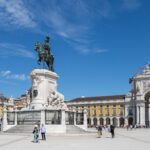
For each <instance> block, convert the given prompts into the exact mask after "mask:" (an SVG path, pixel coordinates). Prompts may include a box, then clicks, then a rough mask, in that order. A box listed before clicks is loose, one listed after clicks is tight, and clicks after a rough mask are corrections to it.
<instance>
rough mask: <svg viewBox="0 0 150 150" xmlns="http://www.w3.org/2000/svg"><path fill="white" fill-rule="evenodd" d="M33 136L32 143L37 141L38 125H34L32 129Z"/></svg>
mask: <svg viewBox="0 0 150 150" xmlns="http://www.w3.org/2000/svg"><path fill="white" fill-rule="evenodd" d="M33 138H34V143H38V142H39V130H38V126H37V125H35V126H34V129H33Z"/></svg>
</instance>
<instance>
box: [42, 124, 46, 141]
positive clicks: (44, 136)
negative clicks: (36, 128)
mask: <svg viewBox="0 0 150 150" xmlns="http://www.w3.org/2000/svg"><path fill="white" fill-rule="evenodd" d="M45 134H46V128H45V126H44V124H42V127H41V136H42V140H46V135H45Z"/></svg>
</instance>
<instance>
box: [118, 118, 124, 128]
mask: <svg viewBox="0 0 150 150" xmlns="http://www.w3.org/2000/svg"><path fill="white" fill-rule="evenodd" d="M119 122H120V127H124V118H122V117H121V118H120V119H119Z"/></svg>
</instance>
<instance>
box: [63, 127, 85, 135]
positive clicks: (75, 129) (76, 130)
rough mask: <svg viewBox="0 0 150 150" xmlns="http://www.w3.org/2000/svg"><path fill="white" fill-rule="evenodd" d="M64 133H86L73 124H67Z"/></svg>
mask: <svg viewBox="0 0 150 150" xmlns="http://www.w3.org/2000/svg"><path fill="white" fill-rule="evenodd" d="M66 133H69V134H70V133H76V134H80V133H87V132H86V131H84V130H83V129H81V128H79V127H77V126H74V125H67V126H66Z"/></svg>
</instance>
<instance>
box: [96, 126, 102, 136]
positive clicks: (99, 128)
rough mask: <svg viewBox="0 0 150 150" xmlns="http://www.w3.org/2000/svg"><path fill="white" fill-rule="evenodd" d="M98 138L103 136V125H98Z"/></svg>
mask: <svg viewBox="0 0 150 150" xmlns="http://www.w3.org/2000/svg"><path fill="white" fill-rule="evenodd" d="M97 132H98V138H101V135H102V127H101V126H100V125H98V126H97Z"/></svg>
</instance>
